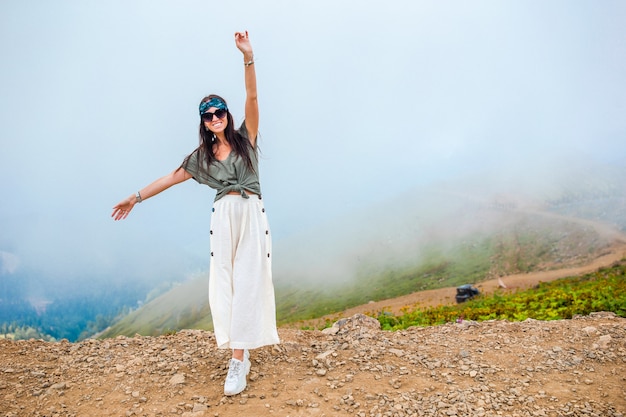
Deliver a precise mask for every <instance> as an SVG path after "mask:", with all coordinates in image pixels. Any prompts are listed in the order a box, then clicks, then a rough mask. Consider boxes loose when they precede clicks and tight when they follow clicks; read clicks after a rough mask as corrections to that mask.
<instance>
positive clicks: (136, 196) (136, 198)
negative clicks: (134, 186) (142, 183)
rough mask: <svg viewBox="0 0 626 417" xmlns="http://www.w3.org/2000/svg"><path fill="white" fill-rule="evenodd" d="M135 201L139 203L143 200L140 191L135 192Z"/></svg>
mask: <svg viewBox="0 0 626 417" xmlns="http://www.w3.org/2000/svg"><path fill="white" fill-rule="evenodd" d="M135 201H136V202H137V203H141V202H142V201H143V199H142V198H141V193H140V192H139V191H137V194H136V195H135Z"/></svg>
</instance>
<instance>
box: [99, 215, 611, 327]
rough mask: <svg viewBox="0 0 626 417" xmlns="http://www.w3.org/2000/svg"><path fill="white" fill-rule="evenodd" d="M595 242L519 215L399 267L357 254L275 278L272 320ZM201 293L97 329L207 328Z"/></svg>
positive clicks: (203, 285)
mask: <svg viewBox="0 0 626 417" xmlns="http://www.w3.org/2000/svg"><path fill="white" fill-rule="evenodd" d="M599 245H601V242H600V241H599V240H598V236H597V235H596V234H595V232H594V231H592V230H589V229H586V228H583V227H580V226H578V225H576V224H572V223H570V222H551V223H545V222H544V221H543V220H542V219H540V218H536V217H528V216H522V217H519V218H518V219H517V220H516V221H515V222H512V223H511V224H510V225H509V227H508V228H507V229H506V230H503V229H501V230H498V231H497V232H494V233H490V234H473V235H471V236H465V237H464V238H463V239H461V240H460V241H458V242H456V243H455V244H454V245H451V244H450V243H449V242H433V243H430V244H429V245H428V246H427V247H424V248H422V249H421V251H420V253H421V256H420V257H419V258H417V257H416V259H413V260H411V259H408V260H407V262H406V263H405V264H404V266H401V267H384V268H382V269H381V267H380V266H378V265H377V264H376V262H375V261H374V260H370V261H369V262H363V264H362V265H361V268H360V270H359V271H357V272H356V279H353V280H348V281H345V282H341V283H336V284H328V283H326V284H324V285H318V284H315V283H309V284H305V283H302V282H300V281H298V280H297V278H296V279H293V280H291V281H290V280H283V282H282V283H277V284H276V300H277V317H278V322H279V324H286V323H293V322H298V321H301V320H306V319H311V318H316V317H320V316H323V315H326V314H332V313H335V312H339V311H343V310H345V309H346V308H349V307H353V306H357V305H361V304H365V303H367V302H369V301H371V300H374V301H377V300H382V299H388V298H393V297H398V296H401V295H405V294H409V293H412V292H416V291H422V290H426V289H433V288H442V287H450V286H456V285H459V284H463V283H475V282H478V281H481V280H484V279H485V278H488V277H489V276H490V274H500V273H504V272H506V273H517V272H528V271H531V270H534V269H536V268H538V267H541V266H542V265H546V264H563V266H565V264H568V263H569V264H572V263H576V262H579V263H580V262H584V261H585V259H586V258H585V257H586V256H592V255H593V253H594V252H595V251H596V250H598V249H599V248H598V246H599ZM444 247H445V249H444ZM559 248H561V249H559ZM411 261H413V262H411ZM285 281H286V282H285ZM289 282H296V284H289ZM207 298H208V297H207V278H206V277H200V278H195V279H194V280H191V281H189V282H187V283H184V284H182V285H180V286H178V287H176V288H174V289H172V290H170V291H169V292H167V293H165V294H163V295H161V296H160V297H158V298H156V299H154V300H153V301H151V302H149V303H147V304H146V305H144V306H143V307H142V308H140V309H139V310H136V311H134V312H133V313H131V314H129V315H128V316H127V317H125V318H124V319H122V320H120V321H119V322H118V323H116V324H115V325H114V326H112V327H111V328H109V329H107V331H105V332H103V333H102V334H101V335H100V337H113V336H115V335H126V336H133V335H135V334H141V335H158V334H162V333H167V332H169V331H174V330H178V329H182V328H197V329H211V316H210V311H209V307H208V302H207Z"/></svg>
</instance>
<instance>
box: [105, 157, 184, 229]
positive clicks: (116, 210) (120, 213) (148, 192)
mask: <svg viewBox="0 0 626 417" xmlns="http://www.w3.org/2000/svg"><path fill="white" fill-rule="evenodd" d="M189 178H191V174H190V173H189V172H187V171H185V170H184V169H182V168H178V169H176V170H175V171H172V172H170V173H169V174H167V175H166V176H164V177H161V178H159V179H158V180H156V181H154V182H153V183H151V184H149V185H147V186H145V187H144V188H142V189H141V190H139V195H140V196H141V201H143V200H147V199H148V198H150V197H154V196H155V195H157V194H159V193H160V192H161V191H165V190H167V189H168V188H170V187H171V186H172V185H176V184H179V183H181V182H183V181H187V180H188V179H189ZM138 202H139V200H138V197H137V195H136V194H133V195H131V196H129V197H127V198H125V199H124V200H122V201H120V202H119V203H117V204H116V205H115V206H114V207H113V214H111V217H113V219H114V220H124V219H125V218H126V217H128V215H129V214H130V212H131V211H132V209H133V207H135V204H137V203H138Z"/></svg>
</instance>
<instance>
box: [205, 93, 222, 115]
mask: <svg viewBox="0 0 626 417" xmlns="http://www.w3.org/2000/svg"><path fill="white" fill-rule="evenodd" d="M211 107H215V108H217V109H219V110H228V107H227V106H226V103H224V102H223V101H222V100H220V99H219V98H217V97H213V98H211V99H210V100H209V101H204V102H202V103H200V116H202V115H203V114H204V113H206V112H207V111H209V109H210V108H211Z"/></svg>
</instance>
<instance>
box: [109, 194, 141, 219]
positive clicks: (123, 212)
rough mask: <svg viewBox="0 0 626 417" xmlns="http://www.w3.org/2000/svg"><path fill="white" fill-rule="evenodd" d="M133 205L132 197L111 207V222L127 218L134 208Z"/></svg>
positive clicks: (133, 199)
mask: <svg viewBox="0 0 626 417" xmlns="http://www.w3.org/2000/svg"><path fill="white" fill-rule="evenodd" d="M135 203H136V199H135V196H134V195H133V196H131V197H128V198H126V199H125V200H122V201H120V202H119V203H117V204H116V205H115V206H114V207H113V213H112V214H111V217H113V220H124V219H125V218H126V217H128V215H129V214H130V212H131V210H132V209H133V207H135Z"/></svg>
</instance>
